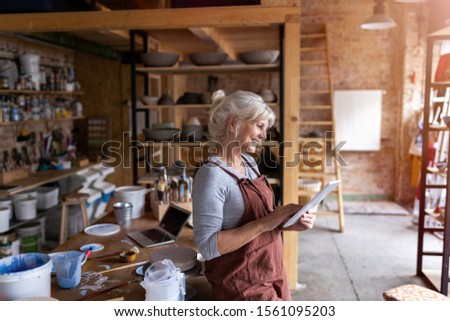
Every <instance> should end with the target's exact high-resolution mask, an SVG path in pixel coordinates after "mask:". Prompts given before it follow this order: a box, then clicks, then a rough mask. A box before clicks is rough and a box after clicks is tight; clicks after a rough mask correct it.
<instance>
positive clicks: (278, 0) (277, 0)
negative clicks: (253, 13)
mask: <svg viewBox="0 0 450 321" xmlns="http://www.w3.org/2000/svg"><path fill="white" fill-rule="evenodd" d="M261 5H262V6H296V7H300V6H301V0H261Z"/></svg>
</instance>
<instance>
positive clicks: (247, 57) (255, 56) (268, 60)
mask: <svg viewBox="0 0 450 321" xmlns="http://www.w3.org/2000/svg"><path fill="white" fill-rule="evenodd" d="M279 55H280V51H279V50H258V51H246V52H241V53H240V54H239V59H241V60H242V61H243V62H244V63H246V64H272V63H274V62H275V60H277V58H278V56H279Z"/></svg>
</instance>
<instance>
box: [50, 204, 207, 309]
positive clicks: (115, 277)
mask: <svg viewBox="0 0 450 321" xmlns="http://www.w3.org/2000/svg"><path fill="white" fill-rule="evenodd" d="M98 223H115V219H114V214H113V212H110V213H108V215H106V216H105V217H104V218H102V219H101V220H100V221H99V222H98ZM156 225H158V221H157V220H156V219H154V218H152V217H151V216H150V215H149V214H147V215H145V216H143V217H141V218H138V219H133V220H132V225H131V226H130V227H128V228H125V227H121V229H120V231H119V232H118V233H116V234H113V235H109V236H93V235H88V234H86V233H85V232H84V231H81V232H80V233H78V234H76V235H75V236H73V237H72V238H70V239H69V240H68V241H67V242H65V243H63V244H61V245H60V246H58V247H57V248H55V249H54V250H53V251H52V252H60V251H69V250H79V249H80V247H81V246H83V245H85V244H89V243H100V244H102V245H104V249H103V250H101V251H97V252H92V253H91V255H90V256H89V258H88V259H87V261H86V263H85V264H84V265H83V266H82V267H81V271H82V276H81V282H80V284H79V285H78V286H76V287H75V288H73V289H62V288H60V287H59V286H58V284H57V281H56V275H52V278H51V283H52V284H51V296H52V297H53V298H56V299H58V300H61V301H76V300H83V299H84V300H93V301H104V300H126V301H144V300H145V289H144V288H143V287H142V286H141V285H140V282H141V281H142V280H143V277H142V276H139V275H137V274H136V272H135V271H136V269H137V268H138V266H139V265H137V263H139V262H147V261H148V260H149V254H150V253H151V252H153V251H156V250H158V249H161V248H163V247H169V246H183V247H188V248H192V249H195V244H194V236H193V231H192V228H191V227H188V226H186V227H184V228H183V230H182V232H181V234H180V236H179V238H178V240H177V241H176V243H172V244H168V245H160V246H157V247H151V248H141V247H140V246H139V245H137V244H136V243H135V242H133V241H132V240H131V239H130V238H129V237H127V233H129V232H131V231H138V230H145V229H148V228H151V227H154V226H156ZM133 246H137V247H138V248H139V251H140V252H139V253H138V254H137V256H136V259H135V260H134V261H133V262H128V263H123V262H121V261H120V260H119V255H116V256H114V257H105V258H99V259H95V257H98V256H104V255H106V254H110V253H116V252H119V251H123V250H128V249H129V248H131V247H133ZM143 264H144V263H143ZM143 264H142V265H143ZM198 264H199V263H198ZM124 267H125V268H124ZM116 268H118V269H117V270H115V269H116ZM119 268H120V269H119ZM109 270H111V272H109ZM87 272H90V273H87ZM185 275H186V277H187V280H186V285H187V286H190V287H191V289H192V288H194V289H195V291H196V294H195V296H194V297H193V298H192V300H196V301H202V300H212V292H211V287H210V285H209V283H208V281H207V280H206V278H205V277H204V276H203V275H202V274H201V271H200V272H199V274H196V273H190V271H186V272H185ZM130 281H131V282H133V281H135V282H134V283H131V284H128V282H130ZM117 286H119V287H117ZM114 287H117V288H115V289H111V290H110V291H106V292H104V293H101V292H102V291H104V290H106V289H109V288H114ZM83 294H84V295H83Z"/></svg>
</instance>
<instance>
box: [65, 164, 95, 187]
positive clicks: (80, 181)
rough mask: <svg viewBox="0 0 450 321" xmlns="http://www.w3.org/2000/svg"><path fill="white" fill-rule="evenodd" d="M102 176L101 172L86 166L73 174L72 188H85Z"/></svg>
mask: <svg viewBox="0 0 450 321" xmlns="http://www.w3.org/2000/svg"><path fill="white" fill-rule="evenodd" d="M99 178H100V173H99V172H98V171H96V170H93V169H91V168H86V169H83V170H81V171H78V172H77V173H76V174H74V175H72V176H71V185H72V186H71V187H72V190H74V189H76V188H78V187H80V185H81V186H82V187H83V188H86V187H89V186H90V185H91V184H92V183H93V182H94V181H96V180H98V179H99Z"/></svg>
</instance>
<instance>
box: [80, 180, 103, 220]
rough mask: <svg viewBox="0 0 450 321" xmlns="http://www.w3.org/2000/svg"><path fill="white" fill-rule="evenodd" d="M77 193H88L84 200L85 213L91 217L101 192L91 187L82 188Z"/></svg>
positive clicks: (99, 199)
mask: <svg viewBox="0 0 450 321" xmlns="http://www.w3.org/2000/svg"><path fill="white" fill-rule="evenodd" d="M79 193H84V194H89V197H88V198H87V200H86V207H87V214H88V218H89V219H91V218H93V217H94V213H95V211H96V209H97V206H98V205H99V204H100V201H101V198H102V193H100V192H99V191H97V190H95V189H92V188H82V189H80V190H79Z"/></svg>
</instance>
